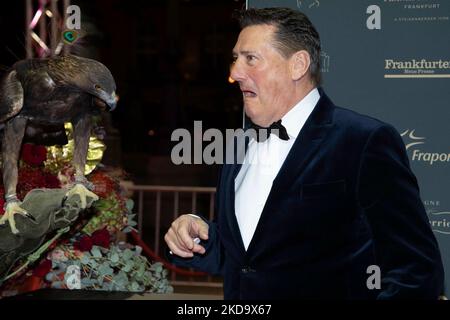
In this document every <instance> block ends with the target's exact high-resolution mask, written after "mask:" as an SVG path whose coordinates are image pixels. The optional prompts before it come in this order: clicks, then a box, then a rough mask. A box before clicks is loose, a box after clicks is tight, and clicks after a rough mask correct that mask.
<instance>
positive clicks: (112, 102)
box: [106, 92, 119, 111]
mask: <svg viewBox="0 0 450 320" xmlns="http://www.w3.org/2000/svg"><path fill="white" fill-rule="evenodd" d="M117 101H119V96H118V95H117V94H116V92H113V93H112V95H111V98H110V99H108V101H107V102H106V103H107V104H108V106H109V111H113V110H114V109H115V108H116V107H117Z"/></svg>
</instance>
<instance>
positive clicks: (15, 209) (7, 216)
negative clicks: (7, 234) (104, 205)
mask: <svg viewBox="0 0 450 320" xmlns="http://www.w3.org/2000/svg"><path fill="white" fill-rule="evenodd" d="M20 204H21V202H18V201H12V202H7V203H6V206H5V213H4V214H3V216H2V217H1V218H0V225H3V224H5V223H6V221H8V222H9V226H10V228H11V232H12V233H14V234H18V233H19V230H18V229H17V228H16V221H15V220H14V215H16V214H21V215H23V216H25V217H28V218H32V220H35V219H34V217H32V216H31V215H30V214H29V213H28V212H27V211H26V210H25V209H23V208H22V207H20Z"/></svg>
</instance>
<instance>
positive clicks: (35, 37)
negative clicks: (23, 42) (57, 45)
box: [31, 32, 48, 51]
mask: <svg viewBox="0 0 450 320" xmlns="http://www.w3.org/2000/svg"><path fill="white" fill-rule="evenodd" d="M31 37H32V38H33V39H34V40H36V42H37V43H38V44H39V45H40V46H41V47H42V49H44V50H45V51H48V47H47V45H46V44H45V42H44V41H42V40H41V38H39V36H38V35H37V34H36V33H34V32H31Z"/></svg>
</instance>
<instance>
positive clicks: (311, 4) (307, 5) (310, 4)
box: [297, 0, 320, 9]
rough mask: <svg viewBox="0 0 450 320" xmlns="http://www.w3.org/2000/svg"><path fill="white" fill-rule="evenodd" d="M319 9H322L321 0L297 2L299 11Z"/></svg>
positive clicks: (300, 0) (301, 0) (298, 0)
mask: <svg viewBox="0 0 450 320" xmlns="http://www.w3.org/2000/svg"><path fill="white" fill-rule="evenodd" d="M319 7H320V1H319V0H297V8H299V9H312V8H319Z"/></svg>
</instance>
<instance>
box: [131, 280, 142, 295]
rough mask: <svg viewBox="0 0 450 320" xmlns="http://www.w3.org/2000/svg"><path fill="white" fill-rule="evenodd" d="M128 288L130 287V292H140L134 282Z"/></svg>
mask: <svg viewBox="0 0 450 320" xmlns="http://www.w3.org/2000/svg"><path fill="white" fill-rule="evenodd" d="M129 287H130V291H133V292H138V291H140V290H139V284H138V283H137V282H136V281H133V282H132V283H131V285H130V286H129Z"/></svg>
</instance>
